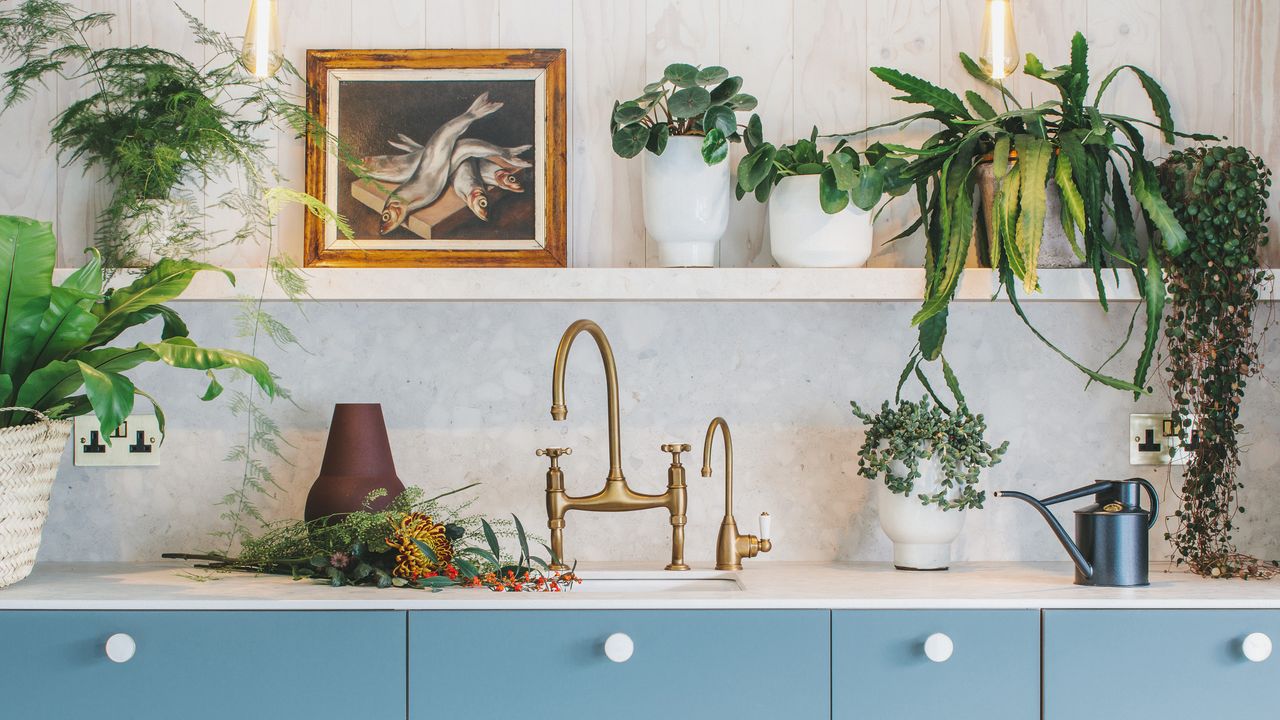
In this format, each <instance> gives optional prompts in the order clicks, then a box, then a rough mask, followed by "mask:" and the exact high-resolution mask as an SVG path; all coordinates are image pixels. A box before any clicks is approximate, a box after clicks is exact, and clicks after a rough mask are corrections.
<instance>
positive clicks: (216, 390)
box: [200, 370, 222, 402]
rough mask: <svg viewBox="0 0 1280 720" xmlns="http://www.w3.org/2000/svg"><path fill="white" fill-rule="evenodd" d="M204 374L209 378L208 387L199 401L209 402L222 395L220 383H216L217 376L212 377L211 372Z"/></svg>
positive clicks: (207, 371)
mask: <svg viewBox="0 0 1280 720" xmlns="http://www.w3.org/2000/svg"><path fill="white" fill-rule="evenodd" d="M204 374H205V376H207V377H208V378H209V387H208V388H206V389H205V391H204V395H201V396H200V399H201V400H203V401H204V402H209V401H210V400H213V399H214V398H216V397H218V396H219V395H221V394H222V383H220V382H218V376H217V375H214V374H213V371H212V370H206V371H205V373H204Z"/></svg>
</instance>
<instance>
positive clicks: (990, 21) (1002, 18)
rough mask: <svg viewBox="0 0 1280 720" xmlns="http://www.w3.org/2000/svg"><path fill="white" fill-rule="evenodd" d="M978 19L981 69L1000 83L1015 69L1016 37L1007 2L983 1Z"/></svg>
mask: <svg viewBox="0 0 1280 720" xmlns="http://www.w3.org/2000/svg"><path fill="white" fill-rule="evenodd" d="M986 3H987V9H986V12H985V13H983V16H982V52H981V54H980V55H979V57H978V62H979V64H981V65H982V69H983V70H985V71H986V72H987V74H989V75H990V76H991V77H992V79H994V80H1004V79H1005V78H1007V77H1009V76H1010V75H1012V74H1013V71H1014V70H1017V69H1018V61H1019V59H1020V58H1019V57H1018V36H1017V35H1016V34H1015V33H1014V31H1013V3H1012V2H1011V0H986Z"/></svg>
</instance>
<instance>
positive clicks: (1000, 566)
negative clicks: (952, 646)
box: [0, 561, 1280, 610]
mask: <svg viewBox="0 0 1280 720" xmlns="http://www.w3.org/2000/svg"><path fill="white" fill-rule="evenodd" d="M654 570H655V567H654V566H649V565H644V566H641V565H637V564H613V563H595V564H583V565H581V566H580V567H579V572H580V574H581V575H582V576H583V577H584V585H585V584H586V583H590V582H591V580H592V578H597V579H599V578H610V577H628V576H635V575H643V576H645V577H654V576H658V577H668V576H680V575H682V574H681V573H664V572H662V571H660V570H659V571H657V572H654ZM193 576H199V577H207V578H208V579H204V580H197V579H193ZM692 576H693V577H711V576H719V577H726V576H732V577H736V579H737V580H738V582H739V584H740V585H741V587H742V589H741V590H725V591H688V590H685V591H661V592H634V593H632V592H625V593H624V592H583V591H581V588H579V589H577V590H574V591H571V592H565V593H495V592H492V591H489V590H484V589H465V590H463V589H450V590H445V591H442V592H437V593H431V592H426V591H420V590H403V589H391V588H388V589H385V590H379V589H376V588H369V587H358V588H353V587H347V588H332V587H329V586H327V585H323V584H319V583H316V582H313V581H306V580H301V581H294V580H291V579H290V578H288V577H283V576H253V575H247V574H241V573H205V572H201V571H192V569H191V567H190V566H189V565H186V564H183V563H145V564H144V563H84V564H80V563H74V564H73V563H42V564H40V565H37V566H36V569H35V572H33V573H32V575H31V576H30V577H29V578H27V579H26V580H23V581H22V582H19V583H17V584H15V585H11V586H9V587H7V588H3V589H0V610H433V609H435V610H496V609H508V610H509V609H543V610H547V609H583V610H585V609H671V608H687V609H714V608H737V609H744V608H821V609H827V608H829V609H926V608H957V609H978V608H990V609H1007V608H1029V609H1039V608H1280V581H1271V582H1267V581H1258V580H1251V581H1242V580H1205V579H1203V578H1199V577H1196V576H1194V575H1191V574H1189V573H1185V572H1181V571H1176V572H1169V571H1166V570H1165V569H1164V567H1163V565H1162V564H1154V565H1153V567H1152V570H1151V585H1150V586H1149V587H1144V588H1093V587H1081V586H1078V585H1073V584H1072V582H1071V580H1072V573H1071V566H1070V565H1069V564H1067V563H959V564H957V565H955V566H953V567H952V569H951V570H949V571H947V572H904V571H898V570H894V569H893V567H892V566H890V565H888V564H884V563H849V564H843V563H793V562H767V561H766V562H753V563H750V564H749V565H748V566H747V567H746V569H744V570H743V571H741V572H738V573H729V574H726V573H715V572H714V571H709V570H707V569H705V568H703V569H699V568H697V567H696V566H695V570H694V571H693V575H692Z"/></svg>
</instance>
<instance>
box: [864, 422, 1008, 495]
mask: <svg viewBox="0 0 1280 720" xmlns="http://www.w3.org/2000/svg"><path fill="white" fill-rule="evenodd" d="M850 405H852V406H853V414H854V415H856V416H857V417H858V419H860V420H862V422H863V423H864V424H866V426H867V435H866V438H865V439H864V440H863V442H862V449H860V450H859V451H858V474H859V475H861V476H863V477H865V478H867V479H868V480H876V479H878V478H883V479H884V484H885V485H886V486H887V487H888V488H889V490H891V491H893V492H895V493H897V494H899V495H907V496H910V495H911V493H912V492H914V491H915V481H916V480H918V479H919V478H920V464H921V463H922V462H925V461H927V460H929V459H930V458H936V459H937V460H938V462H939V463H940V465H941V467H942V477H941V479H940V485H941V489H940V490H939V491H938V492H937V493H935V494H932V495H929V494H926V493H919V494H918V495H917V496H916V497H917V498H918V499H919V500H920V502H921V503H922V504H924V505H937V506H938V507H939V508H940V509H942V510H965V509H969V508H973V509H978V508H981V507H982V503H983V501H984V500H986V496H987V494H986V492H985V491H982V490H979V489H978V481H979V479H980V475H981V473H982V470H983V469H984V468H990V467H995V466H996V465H997V464H999V463H1000V459H1001V457H1002V456H1003V455H1004V453H1005V451H1006V450H1007V449H1008V447H1009V443H1008V442H1007V441H1006V442H1003V443H1001V444H1000V447H992V446H991V444H990V443H988V442H987V441H986V437H985V436H986V433H987V423H986V420H985V419H983V417H982V415H980V414H979V415H974V414H973V413H971V412H969V408H968V407H967V406H965V405H964V404H963V402H962V403H961V404H960V405H959V406H957V407H956V408H955V409H953V410H951V411H949V412H948V411H947V410H946V409H944V408H943V407H941V406H940V405H938V404H936V403H933V402H930V400H929V398H927V397H924V398H921V399H920V402H918V403H916V402H911V401H910V400H901V399H899V400H898V401H897V402H896V404H895V405H890V404H889V402H888V401H885V402H884V404H883V405H881V406H880V412H878V413H876V414H875V415H872V414H871V413H869V412H866V411H864V410H863V409H862V407H861V406H859V405H858V403H856V402H853V403H850ZM895 462H900V463H902V466H903V468H905V470H906V472H905V474H900V473H898V472H896V471H895V468H894V463H895Z"/></svg>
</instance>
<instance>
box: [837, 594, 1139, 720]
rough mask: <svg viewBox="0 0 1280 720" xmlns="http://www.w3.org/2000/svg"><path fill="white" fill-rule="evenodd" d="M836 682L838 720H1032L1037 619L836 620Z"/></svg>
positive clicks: (923, 613) (859, 615) (918, 616)
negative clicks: (946, 719)
mask: <svg viewBox="0 0 1280 720" xmlns="http://www.w3.org/2000/svg"><path fill="white" fill-rule="evenodd" d="M931 637H933V638H934V639H933V640H930V638H931ZM926 645H927V646H928V647H927V652H926ZM931 655H932V659H931V657H930V656H931ZM831 683H832V709H833V713H832V717H833V718H835V719H836V720H855V719H856V720H916V719H917V718H920V719H922V720H923V719H927V720H938V718H948V719H949V720H979V719H981V720H1032V719H1034V718H1037V717H1039V715H1040V613H1039V612H1038V611H1036V610H1008V611H1006V610H999V611H986V610H945V611H934V610H892V611H882V610H874V611H872V610H865V611H864V610H849V611H836V612H833V613H832V616H831ZM1083 717H1085V716H1083V715H1082V716H1079V718H1083ZM1079 718H1077V719H1076V720H1079ZM1131 720H1133V719H1131Z"/></svg>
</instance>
